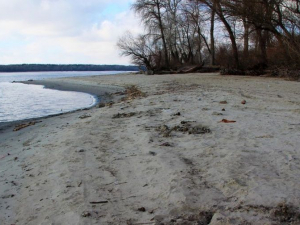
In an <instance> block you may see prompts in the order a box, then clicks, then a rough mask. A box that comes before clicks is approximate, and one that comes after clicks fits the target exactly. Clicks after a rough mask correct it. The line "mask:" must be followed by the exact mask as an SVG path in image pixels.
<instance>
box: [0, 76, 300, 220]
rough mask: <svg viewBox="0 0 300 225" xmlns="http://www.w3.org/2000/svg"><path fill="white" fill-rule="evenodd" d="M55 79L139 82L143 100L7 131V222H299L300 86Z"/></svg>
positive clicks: (2, 138)
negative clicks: (227, 121) (143, 95)
mask: <svg viewBox="0 0 300 225" xmlns="http://www.w3.org/2000/svg"><path fill="white" fill-rule="evenodd" d="M47 82H48V81H47ZM51 82H53V83H52V85H54V84H59V85H66V84H67V83H68V84H72V85H75V86H76V85H77V87H78V86H81V85H86V87H90V86H92V87H95V88H96V87H97V86H98V85H100V86H107V87H108V86H110V85H113V86H116V87H124V88H126V87H127V86H129V85H136V86H137V87H138V88H139V89H140V90H141V91H143V92H144V93H145V94H146V96H145V97H138V98H136V99H132V100H127V101H120V100H115V104H113V105H110V106H106V107H103V108H97V107H94V108H91V109H89V110H83V111H77V112H73V113H68V114H63V115H59V116H55V117H51V118H43V119H41V121H42V122H40V123H37V124H35V125H33V126H29V127H27V128H24V129H21V130H19V131H16V132H13V128H14V125H13V124H12V125H11V126H8V127H6V128H5V129H2V130H1V131H0V171H1V173H0V185H1V189H0V198H1V201H0V224H162V223H164V224H199V223H200V224H211V225H217V224H299V215H300V213H299V205H300V204H299V203H300V192H299V187H300V179H299V178H300V166H299V165H300V164H299V163H300V151H299V146H300V139H299V136H300V100H299V94H300V83H299V82H290V81H284V80H280V79H275V78H265V77H245V76H243V77H239V76H220V75H218V74H186V75H164V76H145V75H115V76H101V77H96V76H94V77H84V78H63V79H55V80H52V81H51ZM49 87H50V86H49ZM116 92H117V91H116ZM111 96H114V95H113V94H112V95H111ZM116 96H118V95H116ZM242 101H245V102H243V103H245V104H242ZM226 120H229V121H235V122H234V123H223V122H221V121H226ZM204 128H205V129H204Z"/></svg>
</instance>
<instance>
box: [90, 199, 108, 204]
mask: <svg viewBox="0 0 300 225" xmlns="http://www.w3.org/2000/svg"><path fill="white" fill-rule="evenodd" d="M105 203H108V201H106V200H105V201H96V202H90V204H105Z"/></svg>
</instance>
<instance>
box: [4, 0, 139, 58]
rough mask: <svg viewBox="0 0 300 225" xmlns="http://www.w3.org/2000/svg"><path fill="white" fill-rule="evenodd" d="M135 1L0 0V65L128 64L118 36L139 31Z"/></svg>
mask: <svg viewBox="0 0 300 225" xmlns="http://www.w3.org/2000/svg"><path fill="white" fill-rule="evenodd" d="M133 1H134V0H0V64H14V63H59V64H66V63H67V64H69V63H70V64H72V63H79V64H130V61H129V59H128V58H124V57H120V56H119V50H118V49H117V47H116V42H117V40H118V37H120V36H121V35H122V34H123V33H124V32H125V31H126V30H129V31H131V32H132V33H134V34H135V33H141V32H142V31H143V30H142V28H141V26H140V21H139V19H138V18H137V17H136V16H135V15H134V13H133V12H132V11H131V10H130V4H131V3H132V2H133Z"/></svg>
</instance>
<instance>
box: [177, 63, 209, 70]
mask: <svg viewBox="0 0 300 225" xmlns="http://www.w3.org/2000/svg"><path fill="white" fill-rule="evenodd" d="M203 66H204V62H203V63H202V64H201V65H197V66H193V67H190V68H188V69H183V70H179V71H178V73H194V72H196V71H198V70H200V69H201V68H202V67H203Z"/></svg>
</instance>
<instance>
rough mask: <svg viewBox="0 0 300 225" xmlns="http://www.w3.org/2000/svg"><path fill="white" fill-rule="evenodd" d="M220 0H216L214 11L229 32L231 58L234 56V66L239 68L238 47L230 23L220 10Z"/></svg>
mask: <svg viewBox="0 0 300 225" xmlns="http://www.w3.org/2000/svg"><path fill="white" fill-rule="evenodd" d="M219 1H220V0H218V2H217V3H216V6H217V8H216V9H217V10H216V13H217V14H218V16H219V18H220V20H221V21H222V23H223V24H224V26H225V28H226V30H227V32H228V34H229V38H230V41H231V45H232V54H233V58H234V67H236V68H239V66H240V65H239V64H240V63H239V53H238V48H237V44H236V40H235V36H234V33H233V31H232V29H231V26H230V24H229V23H228V22H227V20H226V18H225V17H224V14H223V12H222V7H221V5H220V2H219Z"/></svg>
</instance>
